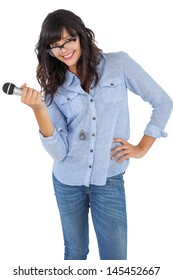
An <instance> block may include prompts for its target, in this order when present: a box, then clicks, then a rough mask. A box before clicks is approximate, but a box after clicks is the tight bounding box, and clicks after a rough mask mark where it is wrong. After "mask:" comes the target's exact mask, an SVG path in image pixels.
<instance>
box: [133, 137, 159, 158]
mask: <svg viewBox="0 0 173 280" xmlns="http://www.w3.org/2000/svg"><path fill="white" fill-rule="evenodd" d="M155 140H156V138H154V137H151V136H148V135H144V136H143V137H142V139H141V141H140V142H139V143H138V145H137V146H138V147H139V148H140V149H141V150H142V151H143V152H144V154H146V153H147V152H148V150H149V149H150V148H151V146H152V145H153V143H154V142H155Z"/></svg>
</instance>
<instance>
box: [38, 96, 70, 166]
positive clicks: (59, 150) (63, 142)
mask: <svg viewBox="0 0 173 280" xmlns="http://www.w3.org/2000/svg"><path fill="white" fill-rule="evenodd" d="M47 110H48V113H49V116H50V118H51V121H52V123H53V125H54V127H55V130H54V132H53V135H52V136H49V137H44V136H43V135H42V134H41V133H40V139H41V142H42V144H43V147H44V148H45V149H46V151H47V152H48V153H49V154H50V155H51V157H52V158H53V159H55V160H59V161H62V160H63V159H64V158H65V157H66V155H67V151H68V142H67V138H68V137H67V135H68V134H67V123H66V118H65V117H64V115H63V114H62V112H61V111H60V110H59V108H58V106H57V105H56V104H55V103H54V101H53V102H52V103H51V105H49V106H47Z"/></svg>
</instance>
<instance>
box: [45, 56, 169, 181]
mask: <svg viewBox="0 0 173 280" xmlns="http://www.w3.org/2000/svg"><path fill="white" fill-rule="evenodd" d="M98 73H99V82H98V84H97V85H96V86H94V83H93V84H92V85H91V87H90V90H89V94H88V93H86V92H85V91H84V90H83V89H82V87H81V85H80V81H79V79H78V77H77V76H75V75H74V74H72V73H71V72H69V71H67V73H66V80H65V82H64V84H63V85H62V86H60V87H59V88H58V90H57V91H56V93H55V95H54V99H53V102H52V104H51V105H50V106H48V107H47V110H48V113H49V115H50V118H51V120H52V122H53V124H54V126H55V131H54V133H53V135H52V136H51V137H47V138H46V137H44V136H43V135H41V134H40V137H41V141H42V143H43V146H44V147H45V149H46V150H47V152H48V153H49V154H50V155H51V156H52V158H53V159H54V164H53V173H54V175H55V177H56V178H57V179H58V180H59V181H61V182H62V183H64V184H68V185H85V186H89V185H90V184H95V185H104V184H105V183H106V179H107V177H110V176H114V175H117V174H119V173H122V172H124V171H125V170H126V168H127V166H128V163H129V160H126V161H124V162H122V163H116V160H112V159H111V157H110V151H111V149H112V148H113V147H115V146H116V145H119V144H118V143H112V138H119V137H121V138H124V139H125V140H128V139H129V137H130V124H129V110H128V98H127V94H128V90H130V91H131V92H133V93H135V94H137V95H139V96H140V97H141V98H142V99H143V100H144V101H147V102H149V103H150V104H151V106H152V108H153V110H152V114H151V118H150V121H149V123H148V124H147V125H146V128H145V129H144V134H146V135H149V136H152V137H154V138H158V137H161V136H162V137H166V136H167V134H166V132H165V131H164V128H165V125H166V123H167V121H168V119H169V116H170V114H171V111H172V107H173V102H172V100H171V98H170V97H169V96H168V95H167V93H166V92H165V91H164V90H163V89H162V88H161V87H160V86H159V85H158V84H157V83H156V82H155V81H154V80H153V79H152V78H151V77H150V76H149V75H148V74H147V73H146V72H145V71H144V70H143V69H142V67H141V66H140V65H139V64H138V63H136V62H135V61H134V60H133V59H132V58H130V57H129V55H128V54H127V53H124V52H117V53H102V54H101V61H100V63H99V66H98ZM81 131H83V132H84V133H85V139H84V140H81V139H80V133H81Z"/></svg>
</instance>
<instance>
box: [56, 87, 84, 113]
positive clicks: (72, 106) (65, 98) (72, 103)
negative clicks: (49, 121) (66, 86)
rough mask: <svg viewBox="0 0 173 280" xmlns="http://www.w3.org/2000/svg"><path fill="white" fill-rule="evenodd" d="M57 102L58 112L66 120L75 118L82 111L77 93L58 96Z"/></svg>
mask: <svg viewBox="0 0 173 280" xmlns="http://www.w3.org/2000/svg"><path fill="white" fill-rule="evenodd" d="M57 101H58V104H59V107H60V110H61V111H62V112H63V114H64V115H65V116H66V117H67V118H75V117H76V116H77V115H78V114H79V113H80V112H81V111H82V108H83V106H82V102H81V98H80V95H79V93H77V92H74V93H70V94H69V95H68V94H67V95H62V94H59V95H58V97H57Z"/></svg>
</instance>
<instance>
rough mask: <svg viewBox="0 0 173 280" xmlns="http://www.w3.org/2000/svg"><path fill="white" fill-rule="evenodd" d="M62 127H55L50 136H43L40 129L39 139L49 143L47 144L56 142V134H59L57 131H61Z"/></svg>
mask: <svg viewBox="0 0 173 280" xmlns="http://www.w3.org/2000/svg"><path fill="white" fill-rule="evenodd" d="M61 131H62V129H61V127H57V129H55V130H54V132H53V134H52V135H51V136H48V137H45V136H44V135H43V134H42V133H41V132H40V131H39V134H40V139H41V141H42V142H44V143H49V144H54V143H55V142H57V141H56V140H57V135H58V134H59V132H61Z"/></svg>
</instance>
